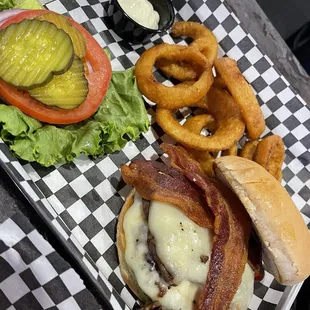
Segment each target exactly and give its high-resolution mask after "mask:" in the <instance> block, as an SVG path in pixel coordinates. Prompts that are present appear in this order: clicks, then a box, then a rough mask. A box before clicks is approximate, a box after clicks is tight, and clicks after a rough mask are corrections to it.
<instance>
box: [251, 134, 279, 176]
mask: <svg viewBox="0 0 310 310" xmlns="http://www.w3.org/2000/svg"><path fill="white" fill-rule="evenodd" d="M253 159H254V161H256V162H257V163H258V164H260V165H261V166H263V167H264V168H265V169H266V170H267V171H268V172H269V173H270V174H272V175H273V176H274V177H275V178H276V179H277V180H278V181H280V182H281V179H282V164H283V161H284V143H283V140H282V139H281V137H280V136H278V135H273V136H269V137H266V138H264V139H262V140H261V141H259V143H258V145H257V148H256V151H255V154H254V157H253Z"/></svg>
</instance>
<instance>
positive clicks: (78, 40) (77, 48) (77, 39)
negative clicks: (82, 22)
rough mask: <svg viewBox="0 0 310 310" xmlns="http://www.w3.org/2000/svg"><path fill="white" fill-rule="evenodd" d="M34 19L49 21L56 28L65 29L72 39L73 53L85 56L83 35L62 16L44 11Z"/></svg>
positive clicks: (81, 56)
mask: <svg viewBox="0 0 310 310" xmlns="http://www.w3.org/2000/svg"><path fill="white" fill-rule="evenodd" d="M36 19H38V20H46V21H48V22H51V23H53V24H54V25H56V27H57V28H59V29H62V30H63V31H65V32H66V33H67V34H68V35H69V36H70V38H71V40H72V43H73V48H74V54H76V55H77V56H79V57H80V58H83V57H85V54H86V41H85V38H84V36H83V35H82V33H81V32H80V31H79V30H78V29H76V28H74V27H73V26H72V25H71V24H70V22H69V21H68V20H67V19H66V18H65V17H64V16H62V15H59V14H54V13H44V14H41V15H39V16H37V17H36Z"/></svg>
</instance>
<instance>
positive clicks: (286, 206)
mask: <svg viewBox="0 0 310 310" xmlns="http://www.w3.org/2000/svg"><path fill="white" fill-rule="evenodd" d="M214 170H215V174H216V176H217V178H219V179H220V180H221V181H223V182H224V183H225V184H227V185H229V186H230V187H231V188H232V190H233V191H234V192H235V193H236V194H237V196H238V197H239V199H240V200H241V202H242V203H243V205H244V207H245V208H246V210H247V212H248V213H249V215H250V217H251V219H252V221H253V226H254V228H255V229H256V231H257V234H258V236H259V237H260V239H261V242H262V247H263V261H264V263H265V267H266V269H267V271H269V272H270V273H271V274H273V276H274V277H275V278H276V279H277V281H278V282H279V283H281V284H283V285H294V284H296V283H299V282H301V281H303V280H305V279H306V278H307V277H308V276H309V275H310V259H309V257H310V234H309V231H308V228H307V226H306V224H305V222H304V220H303V218H302V216H301V213H300V212H299V211H298V209H297V208H296V206H295V205H294V203H293V201H292V199H291V198H290V196H289V194H288V193H287V191H286V190H285V189H284V187H283V186H282V185H281V184H280V183H279V181H277V179H275V178H274V177H273V176H272V175H271V174H270V173H269V172H267V171H266V170H265V169H264V168H263V167H262V166H260V165H258V164H257V163H255V162H253V161H251V160H248V159H245V158H241V157H237V156H224V157H220V158H217V159H216V160H215V162H214Z"/></svg>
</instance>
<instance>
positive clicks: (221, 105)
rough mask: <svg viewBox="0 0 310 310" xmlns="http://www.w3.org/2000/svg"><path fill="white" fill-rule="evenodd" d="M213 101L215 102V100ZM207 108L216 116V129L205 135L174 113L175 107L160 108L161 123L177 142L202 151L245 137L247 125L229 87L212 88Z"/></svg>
mask: <svg viewBox="0 0 310 310" xmlns="http://www.w3.org/2000/svg"><path fill="white" fill-rule="evenodd" d="M212 103H214V104H212ZM208 111H209V112H210V114H211V115H212V116H213V117H214V118H215V120H216V125H217V130H216V131H215V133H214V135H212V136H208V137H204V136H202V135H199V134H197V133H193V132H191V131H190V130H188V129H187V128H185V127H183V126H182V125H180V123H179V122H178V121H177V120H176V119H175V118H174V117H173V111H171V110H168V109H163V108H157V111H156V120H157V122H158V124H159V126H160V127H161V128H162V129H163V130H164V131H165V132H166V133H167V134H168V135H169V136H170V137H171V138H173V139H175V140H176V141H177V142H179V143H181V144H183V145H185V146H186V147H190V148H194V149H197V150H201V151H215V152H217V151H221V150H225V149H228V148H230V147H231V146H232V145H233V144H235V143H237V142H238V141H239V140H240V138H241V137H242V135H243V133H244V129H245V125H244V122H243V120H242V117H241V114H240V111H239V109H238V106H237V104H236V103H235V102H234V100H233V99H232V97H231V96H230V95H229V94H228V93H227V92H226V91H220V90H218V89H216V88H212V89H211V90H210V92H209V93H208Z"/></svg>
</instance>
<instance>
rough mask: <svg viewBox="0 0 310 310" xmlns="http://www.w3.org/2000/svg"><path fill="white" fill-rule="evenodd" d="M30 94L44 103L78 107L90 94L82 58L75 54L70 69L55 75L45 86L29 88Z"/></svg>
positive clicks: (68, 107) (69, 107) (62, 106)
mask: <svg viewBox="0 0 310 310" xmlns="http://www.w3.org/2000/svg"><path fill="white" fill-rule="evenodd" d="M29 94H30V96H31V97H33V98H35V99H37V100H38V101H40V102H41V103H43V104H46V105H50V106H56V107H59V108H61V109H74V108H76V107H78V106H79V105H80V104H81V103H82V102H84V101H85V99H86V97H87V94H88V82H87V79H86V77H85V75H84V65H83V62H82V60H81V59H80V58H79V57H78V56H76V55H75V56H74V60H73V63H72V66H71V67H70V69H69V70H68V71H66V72H65V73H63V74H61V75H55V76H54V77H53V79H52V80H51V81H50V82H49V83H47V84H45V85H44V86H41V87H37V88H33V89H31V90H29Z"/></svg>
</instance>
